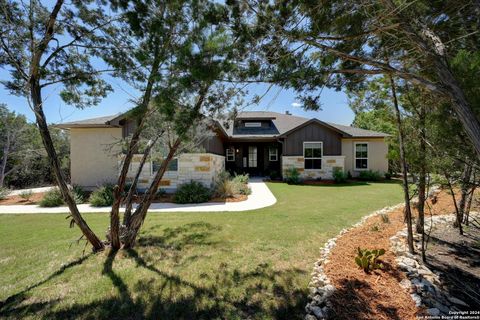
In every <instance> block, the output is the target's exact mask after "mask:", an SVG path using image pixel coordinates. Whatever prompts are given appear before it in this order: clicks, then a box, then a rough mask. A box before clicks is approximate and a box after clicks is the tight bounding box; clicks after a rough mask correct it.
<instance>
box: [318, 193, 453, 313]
mask: <svg viewBox="0 0 480 320" xmlns="http://www.w3.org/2000/svg"><path fill="white" fill-rule="evenodd" d="M430 205H431V206H432V209H433V211H434V212H435V213H436V214H439V213H447V212H448V213H452V211H451V209H452V208H453V204H452V200H451V195H449V194H447V193H446V192H444V191H442V192H441V193H440V194H439V195H438V196H437V202H436V203H435V204H431V203H430ZM427 212H428V211H427ZM388 218H389V219H388V220H389V221H388V222H384V221H383V219H382V217H380V216H375V217H372V218H370V219H368V220H367V221H366V222H365V223H364V224H363V225H362V226H360V227H358V228H355V229H352V230H350V231H349V232H347V233H346V234H344V235H343V236H342V237H340V238H339V239H338V240H337V242H336V246H335V247H334V248H333V250H332V251H331V253H330V256H329V262H328V263H327V264H326V265H325V273H326V275H327V276H328V277H329V279H330V280H331V281H332V283H333V285H334V286H335V288H336V291H335V293H334V295H333V296H332V297H331V299H330V301H331V302H332V304H333V306H332V309H333V311H334V313H335V314H334V317H333V318H334V319H389V320H390V319H393V320H395V319H398V320H400V319H401V320H404V319H415V318H416V315H419V314H421V312H422V310H420V309H418V308H417V307H416V306H415V303H414V302H413V300H412V298H411V297H410V294H409V293H408V292H407V291H406V290H405V289H403V288H402V287H400V285H399V282H400V281H402V280H403V279H405V278H406V277H405V276H404V275H403V273H402V272H401V271H400V270H399V269H398V268H397V265H396V262H395V255H394V254H393V253H392V252H391V251H390V250H389V247H390V242H389V239H390V237H392V236H393V235H395V234H396V233H397V232H398V231H400V230H401V229H403V228H404V227H405V224H404V222H403V221H404V220H403V208H400V209H397V210H395V211H393V212H390V213H389V214H388ZM357 247H360V248H362V249H364V248H367V249H380V248H383V249H385V250H386V251H387V252H386V253H385V255H383V256H382V257H381V260H382V263H383V264H384V269H383V270H375V271H373V272H371V273H370V274H366V273H364V272H363V270H361V269H360V268H359V267H358V266H357V265H356V264H355V256H356V254H357Z"/></svg>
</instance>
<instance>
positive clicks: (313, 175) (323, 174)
mask: <svg viewBox="0 0 480 320" xmlns="http://www.w3.org/2000/svg"><path fill="white" fill-rule="evenodd" d="M304 164H305V159H304V158H303V157H302V156H283V157H282V171H283V173H284V174H285V171H286V170H287V169H290V168H297V170H298V171H299V172H300V175H301V177H302V178H303V179H307V180H308V179H318V178H321V179H327V180H328V179H333V169H334V168H335V167H338V168H340V169H341V170H342V171H343V170H344V168H345V156H323V157H322V169H305V168H304Z"/></svg>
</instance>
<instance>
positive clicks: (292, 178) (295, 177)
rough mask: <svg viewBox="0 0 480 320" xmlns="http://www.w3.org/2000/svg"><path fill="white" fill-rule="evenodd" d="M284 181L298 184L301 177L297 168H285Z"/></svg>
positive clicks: (300, 181)
mask: <svg viewBox="0 0 480 320" xmlns="http://www.w3.org/2000/svg"><path fill="white" fill-rule="evenodd" d="M285 182H286V183H288V184H300V183H302V179H301V177H300V172H298V169H297V168H293V167H292V168H288V169H287V170H285Z"/></svg>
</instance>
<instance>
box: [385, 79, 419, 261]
mask: <svg viewBox="0 0 480 320" xmlns="http://www.w3.org/2000/svg"><path fill="white" fill-rule="evenodd" d="M389 78H390V87H391V90H392V99H393V105H394V106H395V114H396V120H397V129H398V142H399V145H400V162H401V167H402V178H403V194H404V200H405V220H406V222H407V243H408V251H409V252H410V253H412V254H413V253H415V248H414V246H413V229H412V211H411V208H410V194H409V191H408V172H407V161H406V159H405V145H404V137H405V135H404V133H403V127H402V119H401V116H400V108H399V107H398V100H397V93H396V89H395V82H394V81H393V78H392V77H391V76H389Z"/></svg>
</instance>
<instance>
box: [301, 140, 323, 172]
mask: <svg viewBox="0 0 480 320" xmlns="http://www.w3.org/2000/svg"><path fill="white" fill-rule="evenodd" d="M322 155H323V143H322V142H304V143H303V157H304V158H305V169H322Z"/></svg>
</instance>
